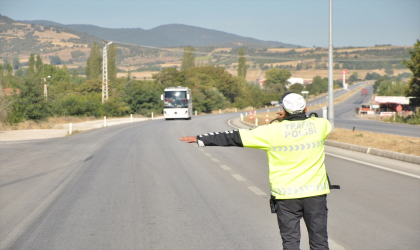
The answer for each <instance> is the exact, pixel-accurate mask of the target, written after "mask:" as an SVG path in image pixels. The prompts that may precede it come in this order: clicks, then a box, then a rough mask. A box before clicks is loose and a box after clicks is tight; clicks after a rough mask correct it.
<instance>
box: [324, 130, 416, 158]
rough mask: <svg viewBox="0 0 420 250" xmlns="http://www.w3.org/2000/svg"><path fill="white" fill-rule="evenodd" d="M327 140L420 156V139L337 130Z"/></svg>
mask: <svg viewBox="0 0 420 250" xmlns="http://www.w3.org/2000/svg"><path fill="white" fill-rule="evenodd" d="M327 140H331V141H337V142H344V143H348V144H354V145H359V146H364V147H371V148H377V149H382V150H388V151H392V152H398V153H403V154H409V155H415V156H420V138H418V137H408V136H400V135H390V134H381V133H373V132H366V131H357V130H356V131H352V130H350V129H343V128H335V129H334V132H331V133H330V134H329V135H328V137H327Z"/></svg>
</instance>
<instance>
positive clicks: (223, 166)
mask: <svg viewBox="0 0 420 250" xmlns="http://www.w3.org/2000/svg"><path fill="white" fill-rule="evenodd" d="M220 167H221V168H223V170H230V168H229V167H228V166H226V165H220Z"/></svg>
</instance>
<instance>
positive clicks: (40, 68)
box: [35, 54, 42, 75]
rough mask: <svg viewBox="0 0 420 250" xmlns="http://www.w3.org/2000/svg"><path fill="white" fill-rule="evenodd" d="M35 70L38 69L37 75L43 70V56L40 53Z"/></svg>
mask: <svg viewBox="0 0 420 250" xmlns="http://www.w3.org/2000/svg"><path fill="white" fill-rule="evenodd" d="M35 70H36V74H37V75H40V74H41V71H42V59H41V56H40V55H39V54H38V56H37V57H36V63H35Z"/></svg>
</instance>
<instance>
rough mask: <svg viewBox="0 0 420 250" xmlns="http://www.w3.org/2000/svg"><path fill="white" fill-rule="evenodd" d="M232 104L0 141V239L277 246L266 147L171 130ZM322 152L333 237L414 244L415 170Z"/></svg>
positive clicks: (49, 245) (211, 122)
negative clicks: (206, 141) (224, 143)
mask: <svg viewBox="0 0 420 250" xmlns="http://www.w3.org/2000/svg"><path fill="white" fill-rule="evenodd" d="M235 116H237V114H222V115H211V116H200V117H193V119H192V120H191V121H184V120H175V121H163V120H159V121H147V122H142V123H137V124H126V125H119V126H114V127H108V128H103V129H97V130H92V131H87V132H82V133H79V134H75V135H73V136H70V137H65V138H57V139H49V140H43V141H34V142H21V143H1V144H0V160H1V168H0V169H1V171H0V196H1V197H2V199H0V214H1V220H0V229H1V230H0V248H2V249H279V248H280V246H281V239H280V236H279V234H278V227H277V222H276V220H275V216H274V215H272V214H271V213H270V210H269V206H268V199H269V192H270V187H269V183H268V169H267V167H268V166H267V162H266V155H265V153H264V152H263V151H259V150H252V149H244V148H222V147H206V148H198V147H197V146H196V145H192V144H186V143H182V142H180V141H179V138H180V137H181V136H185V135H196V134H201V133H205V132H211V131H225V130H230V129H232V128H231V127H230V126H229V125H228V123H227V121H228V120H230V119H231V118H233V117H235ZM354 157H355V158H358V157H357V156H354ZM358 159H360V158H358ZM326 164H327V168H328V172H329V175H330V177H331V179H332V180H333V182H334V183H337V184H340V185H341V186H342V190H339V191H333V192H332V193H331V194H330V195H329V198H328V199H329V200H328V204H329V205H328V206H329V211H330V216H329V229H330V230H329V232H330V244H331V249H385V248H386V249H390V248H392V249H417V248H418V247H419V246H420V243H419V238H418V235H419V232H420V230H419V225H420V219H419V214H420V201H419V199H418V197H419V195H420V191H419V190H420V189H419V185H420V182H419V179H417V178H412V177H408V176H404V175H400V174H397V173H393V172H389V171H384V170H381V169H377V168H372V167H370V166H367V165H363V164H360V163H355V162H352V161H348V160H344V159H342V158H339V157H335V156H331V155H330V156H327V158H326ZM404 164H405V163H404ZM413 169H415V167H413ZM402 208H403V209H402ZM402 211H403V212H402ZM302 245H303V246H302V249H308V245H307V237H306V236H305V234H304V235H303V239H302Z"/></svg>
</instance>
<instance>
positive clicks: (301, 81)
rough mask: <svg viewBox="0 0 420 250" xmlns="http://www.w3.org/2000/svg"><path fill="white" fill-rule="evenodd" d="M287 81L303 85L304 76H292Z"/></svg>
mask: <svg viewBox="0 0 420 250" xmlns="http://www.w3.org/2000/svg"><path fill="white" fill-rule="evenodd" d="M287 81H288V82H290V84H295V83H299V84H302V85H303V78H296V77H291V78H289V79H287Z"/></svg>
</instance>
